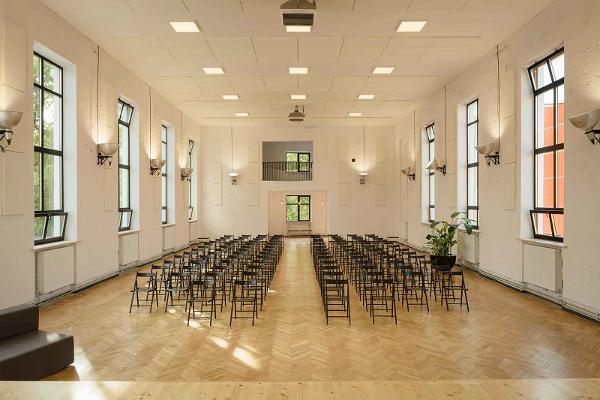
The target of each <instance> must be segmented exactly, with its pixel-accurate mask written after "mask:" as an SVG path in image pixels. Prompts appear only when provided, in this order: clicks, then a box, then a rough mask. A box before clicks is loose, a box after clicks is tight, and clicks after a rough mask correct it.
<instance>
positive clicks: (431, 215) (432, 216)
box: [429, 207, 435, 221]
mask: <svg viewBox="0 0 600 400" xmlns="http://www.w3.org/2000/svg"><path fill="white" fill-rule="evenodd" d="M429 220H430V221H435V207H431V208H429Z"/></svg>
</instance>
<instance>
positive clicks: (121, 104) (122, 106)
mask: <svg viewBox="0 0 600 400" xmlns="http://www.w3.org/2000/svg"><path fill="white" fill-rule="evenodd" d="M117 107H118V108H117V109H118V110H120V112H119V115H118V116H117V141H118V143H119V153H118V155H117V158H118V171H117V185H118V194H117V196H118V202H119V232H123V231H128V230H131V220H132V218H133V209H132V208H131V131H130V129H131V120H132V118H133V112H134V110H135V108H134V107H133V106H132V105H131V104H129V103H127V102H126V101H124V100H122V99H119V100H118V102H117ZM126 108H129V109H130V110H131V111H130V112H129V120H126V119H123V112H124V110H126ZM121 126H124V127H125V128H126V129H127V164H122V163H121V151H120V150H121V135H120V133H121V132H120V131H121ZM122 169H123V170H126V171H127V203H128V204H127V207H121V170H122ZM126 216H128V218H125V217H126ZM124 221H128V222H129V223H128V224H124Z"/></svg>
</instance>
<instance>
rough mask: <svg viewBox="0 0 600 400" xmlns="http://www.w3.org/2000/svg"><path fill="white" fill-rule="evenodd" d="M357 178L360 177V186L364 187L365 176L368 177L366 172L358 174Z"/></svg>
mask: <svg viewBox="0 0 600 400" xmlns="http://www.w3.org/2000/svg"><path fill="white" fill-rule="evenodd" d="M358 176H359V177H360V184H361V185H364V184H365V183H367V176H369V173H368V172H359V173H358Z"/></svg>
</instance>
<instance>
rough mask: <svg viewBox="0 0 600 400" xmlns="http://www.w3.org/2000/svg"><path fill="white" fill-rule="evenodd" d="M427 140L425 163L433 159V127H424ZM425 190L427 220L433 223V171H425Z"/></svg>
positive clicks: (432, 125)
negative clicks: (426, 191)
mask: <svg viewBox="0 0 600 400" xmlns="http://www.w3.org/2000/svg"><path fill="white" fill-rule="evenodd" d="M425 135H426V138H425V139H427V162H430V161H431V160H433V159H434V158H435V125H434V124H431V125H428V126H426V127H425ZM426 176H427V178H426V179H428V182H427V189H428V194H427V196H428V206H429V209H428V211H427V212H428V218H429V221H430V222H433V221H435V171H427V175H426Z"/></svg>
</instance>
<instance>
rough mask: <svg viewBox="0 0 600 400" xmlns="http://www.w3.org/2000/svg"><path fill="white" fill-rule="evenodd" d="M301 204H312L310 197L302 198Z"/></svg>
mask: <svg viewBox="0 0 600 400" xmlns="http://www.w3.org/2000/svg"><path fill="white" fill-rule="evenodd" d="M299 200H300V204H310V196H300V199H299Z"/></svg>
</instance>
